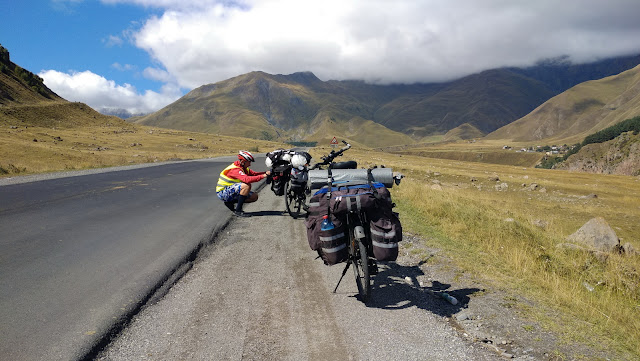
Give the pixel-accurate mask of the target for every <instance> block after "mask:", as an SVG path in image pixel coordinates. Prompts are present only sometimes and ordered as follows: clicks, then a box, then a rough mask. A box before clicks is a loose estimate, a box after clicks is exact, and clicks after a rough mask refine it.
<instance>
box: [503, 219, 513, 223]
mask: <svg viewBox="0 0 640 361" xmlns="http://www.w3.org/2000/svg"><path fill="white" fill-rule="evenodd" d="M504 221H505V222H509V223H511V222H515V219H513V218H505V219H504Z"/></svg>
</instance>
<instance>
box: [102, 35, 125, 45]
mask: <svg viewBox="0 0 640 361" xmlns="http://www.w3.org/2000/svg"><path fill="white" fill-rule="evenodd" d="M102 42H103V43H104V44H105V45H106V46H107V47H112V46H121V45H122V44H123V43H124V41H123V40H122V38H121V37H119V36H115V35H109V36H108V37H107V38H106V39H103V40H102Z"/></svg>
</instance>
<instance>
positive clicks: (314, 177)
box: [305, 141, 402, 302]
mask: <svg viewBox="0 0 640 361" xmlns="http://www.w3.org/2000/svg"><path fill="white" fill-rule="evenodd" d="M343 143H344V144H345V146H344V147H343V148H341V149H340V150H338V151H333V150H332V151H331V153H329V154H328V155H326V156H323V157H322V160H323V161H322V162H320V163H317V164H315V165H314V166H313V167H311V168H310V170H309V175H308V178H309V187H310V189H311V192H312V193H313V195H312V197H311V199H310V202H309V205H308V208H309V211H308V214H307V218H306V220H305V224H306V227H307V239H308V241H309V246H310V247H311V249H312V250H314V251H317V252H318V255H319V256H318V257H319V258H322V260H323V261H324V263H325V264H327V265H335V264H337V263H342V262H345V263H346V264H345V267H344V269H343V271H342V276H341V277H340V280H339V281H338V284H337V285H336V287H335V289H334V291H333V292H336V291H337V289H338V286H339V285H340V282H341V281H342V278H343V277H344V275H345V274H346V273H347V270H348V269H349V267H350V266H353V270H354V275H355V280H356V285H357V287H358V293H359V296H360V300H362V301H363V302H367V301H368V300H369V298H370V296H371V285H372V281H373V279H372V276H375V275H376V274H377V271H378V267H377V262H378V261H395V260H396V258H397V257H398V242H400V241H401V240H402V226H401V224H400V220H399V218H398V214H397V213H395V212H393V211H392V208H393V207H394V204H393V202H392V201H391V195H390V193H389V190H388V188H390V187H392V186H393V184H394V183H395V184H396V185H397V184H400V180H401V178H402V175H400V174H396V173H393V172H392V170H391V169H390V168H372V169H356V168H357V163H356V162H354V161H348V162H340V163H335V162H334V159H335V158H336V157H339V156H341V155H342V153H343V152H345V151H346V150H348V149H350V148H351V145H349V144H348V143H346V142H344V141H343Z"/></svg>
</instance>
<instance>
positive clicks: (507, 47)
mask: <svg viewBox="0 0 640 361" xmlns="http://www.w3.org/2000/svg"><path fill="white" fill-rule="evenodd" d="M0 4H1V8H0V9H1V11H0V44H2V45H3V46H4V47H5V48H7V49H8V50H9V52H10V53H11V60H12V61H13V62H15V63H17V64H19V65H20V66H22V67H24V68H26V69H28V70H30V71H32V72H34V73H37V74H39V75H40V76H41V77H43V78H44V80H45V84H47V86H49V87H50V88H51V89H52V90H54V91H55V92H56V93H58V94H59V95H61V96H62V97H64V98H65V99H67V100H70V101H81V102H84V103H87V104H89V105H90V106H92V107H93V108H95V109H98V110H100V109H102V108H122V109H127V110H129V111H130V112H133V113H139V112H145V113H146V112H152V111H156V110H158V109H160V108H162V107H163V106H165V105H167V104H169V103H171V102H173V101H175V100H177V99H178V98H179V97H181V96H182V95H184V94H186V92H188V91H190V90H192V89H194V88H196V87H198V86H200V85H204V84H209V83H215V82H218V81H222V80H225V79H228V78H231V77H234V76H237V75H241V74H244V73H247V72H250V71H254V70H260V71H265V72H267V73H271V74H290V73H293V72H297V71H312V72H314V73H315V74H316V75H317V76H318V77H319V78H320V79H322V80H330V79H337V80H342V79H361V80H365V81H367V82H371V83H379V84H388V83H412V82H439V81H446V80H451V79H455V78H458V77H462V76H465V75H468V74H471V73H475V72H479V71H482V70H486V69H490V68H495V67H500V66H527V65H532V64H534V63H535V62H536V61H538V60H540V59H543V58H550V57H557V56H562V55H568V56H569V57H570V59H572V60H573V61H574V62H585V61H593V60H597V59H600V58H605V57H610V56H618V55H629V54H637V53H640V21H638V19H637V15H638V14H640V1H636V0H608V1H600V0H563V1H557V0H538V1H524V0H522V1H519V0H483V1H476V0H451V1H449V0H447V1H444V0H395V1H390V0H323V1H316V2H312V1H304V0H223V1H220V0H31V1H27V0H25V1H20V0H0Z"/></svg>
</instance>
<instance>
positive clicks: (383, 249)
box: [369, 208, 402, 261]
mask: <svg viewBox="0 0 640 361" xmlns="http://www.w3.org/2000/svg"><path fill="white" fill-rule="evenodd" d="M369 225H370V227H371V243H372V245H373V255H374V256H375V258H376V260H378V261H395V260H396V259H397V258H398V242H400V241H402V224H401V223H400V218H399V217H398V213H396V212H392V211H390V210H389V209H382V208H381V209H379V210H378V211H376V212H370V222H369Z"/></svg>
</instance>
